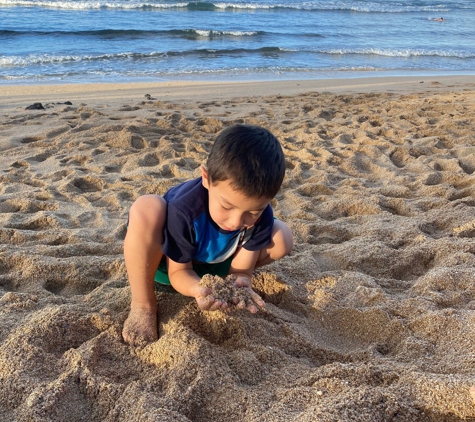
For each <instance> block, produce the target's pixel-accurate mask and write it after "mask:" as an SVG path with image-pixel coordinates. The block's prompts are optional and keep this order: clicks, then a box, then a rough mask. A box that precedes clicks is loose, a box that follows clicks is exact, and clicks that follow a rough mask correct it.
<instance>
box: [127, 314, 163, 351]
mask: <svg viewBox="0 0 475 422" xmlns="http://www.w3.org/2000/svg"><path fill="white" fill-rule="evenodd" d="M122 337H123V338H124V340H125V341H126V342H127V343H129V344H130V345H131V346H142V347H143V346H146V345H147V344H148V343H152V342H154V341H156V340H158V333H157V311H156V310H151V309H145V308H132V309H131V310H130V313H129V316H128V317H127V319H126V320H125V322H124V328H123V330H122Z"/></svg>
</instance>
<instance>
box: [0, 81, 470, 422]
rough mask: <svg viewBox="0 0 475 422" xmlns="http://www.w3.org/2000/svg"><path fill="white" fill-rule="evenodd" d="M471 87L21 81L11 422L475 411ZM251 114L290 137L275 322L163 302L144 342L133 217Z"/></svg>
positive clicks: (1, 241)
mask: <svg viewBox="0 0 475 422" xmlns="http://www.w3.org/2000/svg"><path fill="white" fill-rule="evenodd" d="M474 82H475V81H474V80H473V77H443V78H442V77H437V78H436V77H432V78H427V77H419V78H405V79H404V78H375V79H364V80H363V79H361V80H351V79H348V80H328V81H285V82H265V83H251V82H248V83H235V84H224V83H220V84H202V83H195V84H192V83H188V84H185V83H183V84H178V83H175V84H171V83H168V84H167V83H163V84H142V85H133V86H129V85H115V86H114V85H71V86H68V85H64V86H63V85H56V86H51V87H41V86H22V87H2V89H1V91H0V152H1V154H0V163H1V174H0V227H1V228H0V248H1V250H0V320H1V324H0V420H1V421H35V422H36V421H65V420H67V421H71V422H73V421H89V422H95V421H110V422H112V421H127V422H135V421H137V422H139V421H140V422H148V421H165V422H167V421H179V422H185V421H193V422H194V421H198V422H199V421H207V422H210V421H211V422H214V421H216V422H217V421H231V422H232V421H236V422H237V421H240V422H242V421H282V422H283V421H285V422H288V421H461V420H470V419H473V418H475V406H474V405H473V404H472V401H471V399H470V394H469V388H470V385H472V384H475V375H474V374H475V348H474V345H475V283H474V280H475V277H474V267H475V242H474V237H475V208H474V206H475V198H474V194H475V175H474V171H475V117H474V116H475V83H474ZM147 94H148V96H147V97H146V95H147ZM66 101H71V102H72V105H67V104H64V103H65V102H66ZM35 102H41V103H42V104H43V105H44V106H45V109H44V110H25V108H26V107H27V106H28V105H30V104H33V103H35ZM236 122H246V123H252V124H258V125H262V126H265V127H267V128H269V129H271V130H272V131H273V132H274V133H275V134H276V135H277V136H278V138H279V139H280V140H281V142H282V145H283V148H284V151H285V154H286V160H287V175H286V179H285V180H284V184H283V189H282V191H281V192H280V193H279V194H278V196H277V197H276V199H275V200H274V201H273V203H272V205H273V206H274V209H275V214H276V215H277V217H279V218H280V219H282V220H284V221H285V222H286V223H287V224H288V225H289V226H290V227H291V229H292V230H293V232H294V235H295V242H296V246H295V249H294V251H293V253H292V255H291V256H289V257H286V258H285V259H283V260H281V261H280V262H277V263H273V264H272V265H269V266H267V267H264V268H262V269H260V270H259V271H258V272H257V273H256V275H255V277H254V279H253V285H254V288H255V290H256V291H257V292H258V293H259V294H260V295H261V296H262V297H263V299H264V300H265V301H266V309H265V311H259V312H257V313H256V314H251V313H250V312H247V311H245V310H237V311H235V312H223V311H216V312H205V311H199V310H198V309H197V307H196V305H195V303H194V302H193V300H191V299H189V298H186V297H183V296H181V295H179V294H173V293H169V292H159V291H157V293H156V295H157V301H158V307H159V319H160V324H159V334H160V338H159V340H158V341H156V342H154V343H152V344H149V345H147V346H146V347H141V348H131V347H129V346H128V345H127V344H125V343H124V342H123V340H122V338H121V334H120V333H121V329H122V324H123V322H124V320H125V318H126V317H127V314H128V311H129V306H130V303H129V301H130V289H129V286H128V281H127V275H126V270H125V265H124V260H123V255H122V244H123V239H124V234H125V230H126V229H125V223H126V218H127V212H128V209H129V207H130V205H131V204H132V203H133V201H134V200H135V199H136V198H137V197H138V196H139V195H143V194H147V193H152V194H163V193H164V192H165V191H166V190H167V189H168V188H169V187H170V186H173V185H175V184H177V183H179V182H182V181H185V180H187V179H190V178H192V177H195V176H198V175H199V166H200V165H201V164H202V163H203V162H204V161H205V159H206V154H207V151H209V148H210V145H211V142H212V139H213V138H214V136H215V134H216V133H217V132H218V131H220V130H221V129H223V128H224V127H226V126H227V125H229V124H231V123H236Z"/></svg>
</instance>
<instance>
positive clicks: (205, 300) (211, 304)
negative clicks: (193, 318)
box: [195, 285, 228, 311]
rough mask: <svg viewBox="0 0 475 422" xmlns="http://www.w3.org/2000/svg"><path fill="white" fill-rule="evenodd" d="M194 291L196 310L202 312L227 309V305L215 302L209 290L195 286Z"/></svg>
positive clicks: (219, 301)
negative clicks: (198, 309)
mask: <svg viewBox="0 0 475 422" xmlns="http://www.w3.org/2000/svg"><path fill="white" fill-rule="evenodd" d="M195 289H196V291H195V299H196V303H197V304H198V308H200V309H201V310H202V311H216V310H217V309H223V308H227V307H228V304H227V303H226V302H223V301H221V300H216V299H215V298H214V297H213V296H212V295H211V289H210V288H208V287H202V286H199V285H197V286H196V288H195Z"/></svg>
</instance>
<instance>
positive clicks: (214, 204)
mask: <svg viewBox="0 0 475 422" xmlns="http://www.w3.org/2000/svg"><path fill="white" fill-rule="evenodd" d="M201 175H202V176H203V186H204V187H205V188H206V189H208V194H209V204H208V208H209V214H210V216H211V218H212V219H213V221H214V222H215V223H216V224H217V225H218V226H219V227H220V228H221V229H223V230H228V231H233V230H240V229H243V228H249V227H252V226H253V225H254V224H255V222H256V221H257V220H258V218H259V217H260V216H261V214H262V212H263V211H264V209H265V208H266V207H267V205H269V202H270V201H271V199H269V198H249V197H247V196H246V195H244V194H243V193H241V192H240V191H237V190H235V189H234V188H233V187H232V185H231V183H230V181H229V180H225V181H223V182H216V183H214V184H213V183H211V182H210V180H209V179H208V172H207V171H206V169H205V168H204V167H201Z"/></svg>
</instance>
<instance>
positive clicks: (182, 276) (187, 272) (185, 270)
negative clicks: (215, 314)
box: [167, 257, 227, 311]
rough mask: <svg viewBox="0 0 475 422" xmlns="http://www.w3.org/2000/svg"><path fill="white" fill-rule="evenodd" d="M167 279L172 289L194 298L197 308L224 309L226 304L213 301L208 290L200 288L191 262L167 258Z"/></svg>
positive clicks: (198, 279)
mask: <svg viewBox="0 0 475 422" xmlns="http://www.w3.org/2000/svg"><path fill="white" fill-rule="evenodd" d="M167 266H168V278H169V279H170V284H171V285H172V286H173V288H174V289H175V290H176V291H177V292H178V293H181V294H182V295H184V296H189V297H194V298H195V299H196V302H197V303H198V307H199V308H200V309H203V310H209V311H214V310H216V309H218V308H225V307H226V306H227V303H223V302H221V301H219V300H214V298H213V297H212V296H210V294H211V290H210V289H209V288H206V287H203V286H201V285H200V284H199V283H200V281H201V279H200V278H199V277H198V274H196V272H195V271H194V270H193V265H192V263H191V262H187V263H184V264H182V263H179V262H175V261H173V260H172V259H170V258H168V257H167Z"/></svg>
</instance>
